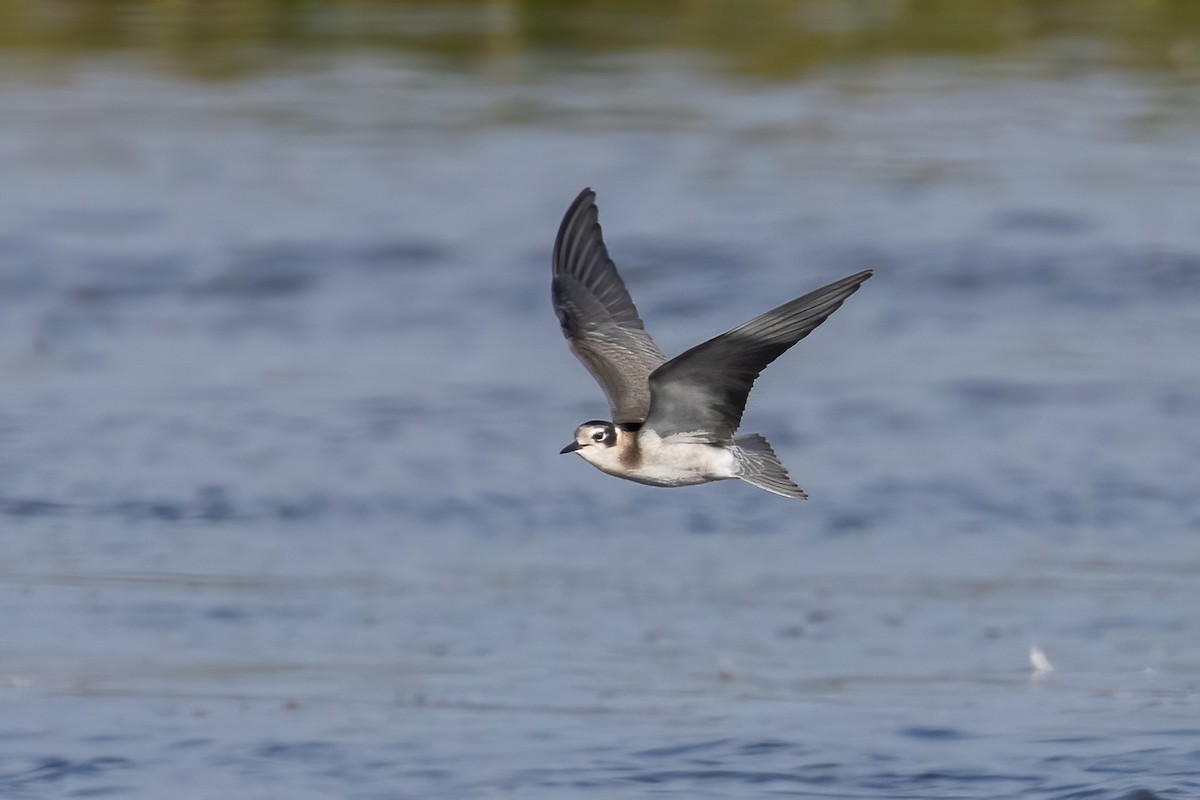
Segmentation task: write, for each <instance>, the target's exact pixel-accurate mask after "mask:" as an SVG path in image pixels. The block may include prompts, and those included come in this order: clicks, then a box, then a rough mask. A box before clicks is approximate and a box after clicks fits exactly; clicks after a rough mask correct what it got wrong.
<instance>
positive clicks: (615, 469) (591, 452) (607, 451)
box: [578, 428, 738, 486]
mask: <svg viewBox="0 0 1200 800" xmlns="http://www.w3.org/2000/svg"><path fill="white" fill-rule="evenodd" d="M619 435H624V436H631V435H636V436H637V437H638V443H639V445H640V446H641V459H640V463H639V464H637V465H636V466H635V467H632V468H630V467H627V466H625V465H624V464H622V463H621V451H622V449H623V448H622V447H621V446H620V444H618V446H616V447H584V448H582V449H580V450H579V451H578V452H579V455H581V456H583V457H584V458H585V459H587V461H588V462H589V463H591V464H592V465H593V466H595V467H596V468H597V469H600V470H602V471H604V472H607V473H608V474H609V475H616V476H617V477H619V478H625V479H627V480H631V481H637V482H638V483H648V484H650V485H652V486H690V485H692V484H696V483H708V482H710V481H720V480H725V479H727V478H735V477H737V469H738V464H737V459H736V458H735V457H734V455H733V453H731V452H729V450H728V449H726V448H724V447H721V446H713V445H710V444H705V443H703V442H702V441H698V440H697V439H696V437H692V436H688V435H687V434H675V435H672V436H668V437H666V438H665V439H664V438H661V437H659V435H658V434H656V433H655V432H654V431H651V430H647V429H645V428H643V429H642V430H640V431H638V432H637V433H636V434H628V433H624V432H622V433H621V434H619Z"/></svg>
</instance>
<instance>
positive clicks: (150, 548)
mask: <svg viewBox="0 0 1200 800" xmlns="http://www.w3.org/2000/svg"><path fill="white" fill-rule="evenodd" d="M17 5H20V4H17ZM900 5H903V4H900ZM1105 5H1106V7H1108V5H1107V4H1105ZM134 6H135V7H136V6H137V4H134ZM56 7H57V6H56ZM824 7H827V8H831V9H836V8H841V7H842V6H841V5H840V4H825V6H824ZM25 8H26V10H28V8H29V7H28V6H26V7H25ZM316 8H318V9H319V8H320V6H316ZM456 8H457V10H456V11H454V13H447V14H446V15H441V14H438V13H435V12H434V11H430V10H428V9H426V10H425V11H423V12H421V13H411V14H410V13H405V14H400V15H399V16H398V17H394V16H390V15H383V16H381V17H380V18H379V20H380V22H379V24H380V25H383V23H384V22H386V21H388V20H391V21H392V22H394V23H395V24H396V25H397V26H400V27H404V26H410V27H411V29H413V30H417V29H418V28H419V27H420V25H426V26H427V27H429V28H430V29H436V30H443V29H448V30H450V31H455V30H460V29H461V30H464V31H466V32H467V33H464V34H463V35H466V36H469V35H474V33H473V32H477V31H478V26H480V25H482V26H484V27H485V28H487V29H488V30H491V29H492V27H495V26H499V27H500V28H503V27H504V24H505V23H504V13H505V12H504V9H506V8H509V9H510V10H511V8H510V7H509V6H506V5H504V4H496V5H495V6H494V7H493V6H489V7H487V8H483V7H480V8H476V7H473V6H465V7H456ZM343 13H344V12H343ZM362 13H363V14H365V13H366V11H365V10H363V11H362ZM581 13H582V12H581ZM618 17H619V15H618ZM22 19H25V18H24V17H22ZM137 19H140V18H137ZM338 19H340V17H338V16H337V15H333V16H332V17H330V21H328V23H327V24H329V25H336V24H337V22H338ZM355 19H358V18H355ZM605 19H608V18H607V17H605ZM821 19H824V17H822V18H821ZM310 22H311V21H310ZM358 22H359V24H360V25H363V24H366V25H367V26H368V27H369V23H362V21H361V19H359V20H358ZM708 22H711V20H708ZM884 23H886V20H884ZM884 23H879V24H884ZM26 24H30V25H32V24H33V23H29V22H28V21H27V23H26ZM39 24H42V23H39ZM44 24H45V25H46V26H51V29H53V27H52V26H53V24H54V21H53V20H52V19H51V20H48V21H45V22H44ZM311 24H317V23H311ZM321 24H326V23H321ZM813 24H814V25H815V24H816V23H813ZM830 24H832V23H830ZM871 24H876V23H874V22H872V23H871ZM489 26H491V27H489ZM585 27H586V26H585ZM404 29H405V30H409V28H408V27H404ZM22 30H24V29H22ZM30 30H34V31H39V30H42V29H41V28H36V27H35V28H31V29H30ZM138 30H140V29H138ZM421 30H424V29H423V28H421ZM639 30H640V29H639ZM1087 32H1088V31H1087V30H1086V29H1084V33H1087ZM253 35H261V32H259V33H254V34H253ZM647 35H649V34H647ZM1181 36H1182V37H1183V38H1181V39H1180V42H1182V44H1179V45H1178V46H1179V47H1180V48H1182V49H1179V50H1178V52H1176V51H1171V52H1172V53H1174V55H1172V56H1171V57H1172V58H1174V59H1175V61H1176V62H1178V63H1177V64H1176V66H1177V67H1178V69H1179V70H1180V71H1171V70H1165V71H1164V70H1157V69H1148V68H1147V69H1141V68H1139V67H1137V66H1135V65H1131V64H1129V63H1124V62H1122V61H1121V60H1120V59H1106V58H1100V57H1097V56H1096V51H1097V49H1099V50H1103V49H1104V48H1105V47H1108V46H1112V43H1111V42H1106V41H1105V40H1103V39H1099V40H1097V41H1093V40H1091V39H1089V38H1087V36H1086V35H1083V34H1081V36H1080V37H1070V36H1065V37H1063V38H1062V39H1061V40H1060V39H1058V38H1053V39H1052V40H1050V41H1042V40H1038V41H1035V42H1033V43H1032V44H1030V43H1027V42H1025V41H1024V40H1021V43H1020V44H1018V45H1014V46H1012V47H998V48H996V49H995V50H994V51H989V52H982V53H980V52H971V53H951V54H947V53H941V52H933V53H931V52H924V51H920V50H919V48H918V49H917V50H916V51H913V52H909V51H908V50H906V49H905V48H904V47H899V48H898V49H896V50H895V51H887V50H886V48H885V52H882V53H870V54H866V55H863V54H858V55H855V56H853V57H849V56H847V57H844V58H843V57H831V58H829V59H828V60H821V57H819V56H815V55H814V56H813V58H814V60H815V63H812V64H810V63H803V64H800V65H796V64H791V62H788V65H787V66H786V67H784V68H783V69H782V74H766V75H763V74H754V70H749V71H748V72H747V71H746V70H744V69H740V68H738V69H724V68H722V67H721V66H720V58H722V57H725V56H727V55H728V53H719V52H718V53H717V54H716V55H714V53H713V52H709V53H707V54H706V53H705V52H704V48H691V47H678V46H670V47H662V48H656V47H638V48H632V49H630V50H622V49H620V48H615V49H611V50H610V49H608V48H610V47H611V45H606V46H605V47H601V48H597V49H592V50H588V49H586V48H584V49H574V50H573V49H571V48H570V47H567V46H566V45H564V44H563V43H561V42H555V41H553V40H551V41H549V42H540V43H538V42H535V44H532V45H527V46H526V47H524V48H517V50H516V51H513V50H511V49H509V48H506V47H504V46H500V45H498V44H497V42H496V41H492V42H491V44H492V45H495V46H493V47H491V48H490V49H488V48H483V49H482V50H480V52H479V53H475V54H474V55H472V57H471V58H470V59H468V63H466V64H465V65H464V64H463V63H460V62H459V61H458V60H457V55H456V56H455V57H454V58H450V59H449V63H447V62H446V61H443V60H440V58H439V57H438V55H437V54H435V55H430V54H429V53H427V52H422V51H421V49H420V48H416V47H411V46H406V47H400V48H398V49H386V48H385V49H379V48H375V47H371V46H356V45H345V46H336V47H335V46H330V47H328V48H322V47H304V48H300V49H299V50H297V51H296V52H293V51H292V50H290V49H289V47H282V48H281V47H279V46H278V44H275V45H272V46H271V47H269V48H266V49H265V50H264V51H263V52H258V51H256V50H254V48H253V46H252V45H253V36H251V40H250V45H251V46H249V49H245V50H243V49H238V51H237V52H238V53H241V54H243V55H245V54H246V53H250V56H247V58H248V63H249V66H247V65H246V63H244V62H242V61H238V62H237V64H238V65H239V66H238V68H236V69H232V70H229V71H226V72H222V71H217V72H218V74H216V75H212V74H210V72H211V70H209V69H208V62H207V61H204V60H203V59H201V58H200V55H199V54H198V53H197V54H195V58H196V59H197V61H196V62H195V63H199V64H201V66H202V67H203V68H202V69H198V70H188V69H182V70H181V69H179V68H178V64H177V63H176V64H172V63H170V60H169V59H168V60H166V61H164V59H163V58H162V57H161V53H159V52H158V51H157V50H156V49H155V47H154V44H153V43H152V42H151V43H143V42H140V40H137V39H136V37H135V41H134V42H133V43H132V44H127V45H123V46H109V45H105V46H95V47H93V46H91V45H86V43H85V45H84V46H82V47H81V48H80V49H77V50H76V49H73V50H71V51H70V52H69V54H67V55H64V54H63V53H61V52H57V51H55V52H53V53H47V52H46V51H43V50H40V49H39V48H38V47H37V46H32V45H29V46H26V45H27V44H28V43H25V42H20V41H17V42H15V43H14V41H13V40H12V39H4V40H0V42H2V44H0V74H2V75H3V78H2V79H0V182H2V184H3V187H4V188H3V189H2V190H0V620H3V621H2V622H0V643H2V646H0V796H2V797H5V798H9V797H11V798H41V797H130V798H163V797H171V798H183V799H184V800H187V799H189V798H217V797H225V798H281V797H287V798H330V797H340V798H447V799H449V798H476V797H479V798H484V797H487V798H491V797H519V798H547V799H548V798H588V797H596V798H601V797H603V798H626V797H629V798H632V797H648V796H671V797H689V798H692V797H698V798H708V797H713V798H716V797H722V798H723V797H763V796H767V797H771V796H790V797H813V798H1046V799H1050V798H1056V799H1059V800H1066V799H1067V798H1102V799H1103V800H1153V798H1189V797H1195V796H1198V795H1200V612H1198V611H1197V609H1198V607H1200V606H1198V602H1200V493H1198V491H1197V487H1198V486H1200V359H1198V357H1197V355H1196V354H1197V352H1200V205H1198V204H1197V202H1196V201H1197V197H1198V194H1197V192H1198V190H1200V125H1198V124H1197V123H1198V122H1200V114H1198V113H1197V110H1198V108H1197V104H1196V102H1195V96H1194V95H1193V94H1192V90H1193V88H1194V84H1193V79H1194V77H1195V74H1194V69H1195V61H1194V52H1193V51H1191V50H1188V49H1187V43H1188V42H1189V41H1191V40H1189V39H1187V38H1186V36H1185V35H1183V34H1181ZM30 39H31V40H36V41H38V42H40V41H41V40H40V39H37V37H35V36H34V35H33V34H30ZM497 41H499V42H500V44H501V45H502V44H503V43H504V42H505V41H508V40H507V39H505V38H504V37H499V39H498V40H497ZM805 41H806V42H807V41H808V40H805ZM676 44H678V42H677V43H676ZM776 44H778V43H776ZM220 46H227V45H214V47H218V48H219V47H220ZM237 46H238V48H242V47H245V46H246V43H245V42H243V41H241V40H239V41H238V43H237ZM474 46H475V45H474V44H472V45H471V47H474ZM573 46H575V45H573ZM805 46H806V47H809V46H811V42H809V43H808V44H806V45H805ZM1172 46H1174V45H1172ZM747 47H749V45H747V44H746V43H745V42H740V40H739V42H738V43H737V45H736V48H735V50H736V52H737V53H738V54H740V55H742V56H745V55H747V54H753V52H755V51H754V50H753V48H750V49H749V50H747V49H746V48H747ZM717 49H718V50H719V48H717ZM986 49H987V48H985V50H986ZM204 52H206V53H207V52H209V51H204ZM775 52H776V55H778V56H779V57H780V58H783V57H784V56H783V50H782V49H777V51H775ZM805 52H809V51H805ZM1164 52H1165V51H1164ZM1189 54H1190V55H1189ZM176 55H178V54H176ZM458 55H461V54H458ZM1189 59H1192V60H1189ZM187 63H189V64H191V63H193V62H191V61H188V62H187ZM742 66H743V67H744V66H745V65H744V64H743V65H742ZM1188 70H1192V71H1188ZM766 71H767V73H771V69H767V70H766ZM197 73H199V74H197ZM585 185H590V186H593V187H595V188H596V190H597V192H598V194H599V204H600V209H601V216H602V221H603V223H604V226H605V231H606V233H607V238H608V242H609V246H610V250H611V251H612V253H613V255H614V257H615V259H616V261H617V263H618V265H619V266H620V267H621V269H622V271H623V273H624V275H625V277H626V279H627V282H628V283H629V285H630V288H631V291H632V293H633V295H634V297H635V299H636V300H637V302H638V304H639V308H640V310H641V312H642V315H643V316H644V317H645V319H646V320H647V324H648V327H649V329H650V330H651V332H652V333H653V334H654V335H655V336H656V338H657V340H658V342H659V343H660V344H661V345H662V346H663V349H664V350H665V351H667V352H668V353H672V354H673V353H677V352H680V351H682V350H683V349H685V348H687V347H689V346H691V345H692V344H695V343H696V342H698V341H701V340H702V339H704V338H706V337H708V336H711V335H714V334H716V333H719V332H721V331H722V330H725V329H727V328H729V327H732V326H733V325H735V324H737V323H739V322H741V321H743V320H745V319H747V318H749V317H750V316H752V315H754V314H756V313H758V312H760V311H762V310H764V309H766V308H769V307H772V306H774V305H776V304H778V303H780V302H782V301H783V300H786V299H789V298H791V297H794V296H797V295H799V294H801V293H803V292H805V291H807V290H809V289H812V288H814V287H816V286H818V285H820V284H822V283H824V282H827V281H829V280H832V279H835V278H838V277H841V276H843V275H847V274H850V273H851V272H853V271H856V270H859V269H863V268H866V267H873V268H874V269H875V270H876V275H875V277H874V278H873V279H872V280H871V281H870V282H869V283H868V284H867V285H866V286H865V287H864V289H863V290H862V291H861V292H860V293H858V294H857V295H855V296H854V297H853V298H852V299H851V300H850V301H849V302H847V304H846V305H845V306H844V307H843V308H842V309H841V310H839V311H838V312H837V313H836V314H835V315H834V316H833V317H832V318H831V319H830V320H829V322H828V323H826V325H825V326H823V327H822V328H821V329H820V330H818V331H817V332H816V333H814V334H813V335H812V336H811V337H810V338H809V339H807V340H805V341H804V342H803V343H801V344H800V345H799V346H798V347H797V348H796V349H795V350H794V351H792V352H790V353H789V354H788V355H786V356H785V357H783V358H782V359H780V360H779V361H778V362H776V364H775V365H773V366H772V367H770V369H769V370H768V371H767V372H766V373H765V374H764V377H763V378H762V380H761V381H760V382H759V386H758V387H757V388H756V389H755V392H754V395H753V397H752V400H751V403H750V407H749V409H748V412H747V415H746V418H745V423H744V429H745V430H747V431H759V432H762V433H763V434H765V435H766V436H767V437H768V438H770V439H771V441H772V442H773V443H774V445H775V447H776V449H777V451H778V452H779V453H780V455H781V457H782V458H783V460H784V462H785V463H786V464H788V465H789V466H790V468H791V471H792V473H793V475H794V476H795V477H796V479H797V481H798V482H799V483H800V484H801V485H802V486H804V487H805V488H806V489H807V490H808V492H809V493H810V495H811V497H812V499H811V500H809V501H808V502H806V503H796V502H789V501H786V500H783V499H781V498H777V497H774V496H771V495H769V494H766V493H764V492H760V491H757V490H755V489H753V488H751V487H749V486H747V485H744V484H734V483H732V482H730V483H724V484H715V485H709V486H703V487H694V488H689V489H680V490H672V491H667V490H656V489H651V488H647V487H643V486H639V485H635V484H632V483H625V482H622V481H618V480H615V479H612V478H610V477H608V476H605V475H603V474H601V473H599V472H597V471H595V470H594V469H592V468H590V467H589V466H587V465H586V464H584V463H583V462H581V461H580V460H578V459H576V458H573V457H567V456H559V455H558V450H559V448H561V446H562V445H563V444H565V443H566V442H567V441H569V439H570V437H571V433H572V431H573V429H574V427H575V425H576V424H578V423H579V422H580V421H582V420H585V419H591V418H595V417H601V416H604V415H605V414H606V409H605V405H604V403H603V397H602V395H601V394H600V392H599V390H598V389H597V387H596V386H595V385H594V384H593V383H592V382H591V380H590V378H589V377H588V376H587V374H586V373H585V372H584V371H583V369H582V368H581V367H580V366H579V365H578V363H577V362H575V360H574V359H573V358H572V357H571V355H570V353H569V352H568V351H567V349H566V347H565V345H564V343H563V341H562V339H561V337H560V335H559V332H558V328H557V322H556V320H555V319H554V316H553V313H552V311H551V308H550V304H549V250H550V246H551V244H552V242H553V237H554V233H555V229H556V226H557V224H558V221H559V219H560V218H561V215H562V213H563V211H564V210H565V208H566V206H567V205H568V204H569V202H570V201H571V199H572V198H573V197H574V196H575V194H576V193H577V192H578V191H579V189H580V188H581V187H583V186H585ZM1032 648H1037V649H1039V650H1040V651H1041V652H1042V653H1043V654H1044V658H1045V659H1046V660H1048V662H1049V665H1051V666H1052V667H1053V669H1052V670H1046V669H1042V670H1040V671H1039V670H1035V669H1034V668H1033V666H1031V660H1030V654H1031V649H1032ZM1043 666H1045V664H1043Z"/></svg>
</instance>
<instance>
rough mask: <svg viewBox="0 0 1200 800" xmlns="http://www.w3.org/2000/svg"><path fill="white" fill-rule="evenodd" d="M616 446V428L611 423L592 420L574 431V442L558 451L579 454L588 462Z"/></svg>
mask: <svg viewBox="0 0 1200 800" xmlns="http://www.w3.org/2000/svg"><path fill="white" fill-rule="evenodd" d="M616 444H617V426H616V425H613V424H612V423H611V422H604V421H603V420H598V419H594V420H592V421H591V422H585V423H583V424H582V425H580V426H579V427H578V428H576V429H575V441H573V442H571V443H570V444H569V445H567V446H566V447H564V448H563V449H562V450H560V451H559V452H560V453H579V455H581V456H583V457H584V458H585V459H587V460H588V461H592V460H594V459H595V458H597V457H599V456H600V453H601V452H602V451H605V450H608V449H609V448H611V447H615V446H616Z"/></svg>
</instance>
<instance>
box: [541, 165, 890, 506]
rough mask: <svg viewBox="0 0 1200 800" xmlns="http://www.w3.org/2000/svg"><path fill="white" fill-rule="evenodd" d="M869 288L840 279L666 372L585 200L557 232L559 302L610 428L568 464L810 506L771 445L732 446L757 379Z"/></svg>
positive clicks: (745, 441) (590, 433) (576, 446)
mask: <svg viewBox="0 0 1200 800" xmlns="http://www.w3.org/2000/svg"><path fill="white" fill-rule="evenodd" d="M870 277H871V270H864V271H863V272H859V273H858V274H856V275H851V276H850V277H848V278H842V279H841V280H840V281H835V282H833V283H831V284H829V285H828V286H823V287H821V288H820V289H817V290H816V291H813V292H809V293H808V294H806V295H804V296H803V297H799V298H797V299H795V300H792V301H791V302H788V303H784V304H783V305H781V306H779V307H778V308H775V309H772V310H771V311H768V312H767V313H765V314H761V315H760V316H757V317H755V318H754V319H752V320H750V321H749V322H746V323H744V324H742V325H739V326H737V327H736V328H734V329H733V330H730V331H727V332H725V333H723V334H721V335H720V336H717V337H716V338H713V339H709V340H708V341H707V342H704V343H703V344H698V345H696V346H695V347H693V348H692V349H690V350H688V351H687V352H685V353H683V354H681V355H678V356H676V357H675V358H672V359H671V360H670V361H668V360H667V359H666V357H665V356H664V355H663V354H662V351H661V350H659V349H658V345H656V344H655V343H654V340H653V339H651V338H650V334H648V333H647V332H646V327H645V325H644V324H643V323H642V319H641V317H639V316H638V311H637V308H636V307H635V306H634V304H633V299H632V298H631V297H630V296H629V291H628V290H627V289H626V288H625V284H624V282H623V281H622V280H621V276H620V275H618V274H617V268H616V265H615V264H613V260H612V259H611V258H610V257H609V255H608V249H607V248H606V247H605V246H604V237H603V234H602V232H601V230H600V217H599V211H598V210H597V208H596V193H595V192H593V191H592V190H591V189H584V190H583V191H582V192H580V193H579V196H578V197H577V198H575V202H574V203H572V204H571V207H570V208H569V209H567V213H566V216H564V217H563V221H562V225H561V226H560V227H559V229H558V238H557V240H556V241H555V243H554V277H553V281H552V284H551V297H552V300H553V302H554V311H555V313H556V314H557V315H558V321H559V323H560V324H561V325H562V331H563V335H564V336H566V338H567V343H568V344H569V345H570V347H571V350H572V351H573V352H574V353H575V356H576V357H577V358H578V359H579V360H580V361H581V362H583V365H584V366H585V367H586V368H587V370H588V371H589V372H590V373H592V376H593V377H594V378H595V379H596V381H597V382H598V383H599V384H600V388H601V389H603V390H604V394H605V395H606V396H607V397H608V404H609V407H610V409H611V411H612V421H611V422H608V421H604V420H592V421H590V422H585V423H583V424H582V425H580V426H579V427H578V428H577V429H576V430H575V440H574V441H573V442H571V443H570V444H569V445H567V446H566V447H564V448H563V449H562V452H563V453H578V454H579V455H580V456H582V457H583V459H584V460H585V461H587V462H588V463H590V464H591V465H592V466H594V467H596V468H597V469H599V470H601V471H603V472H607V473H608V474H609V475H615V476H616V477H618V478H625V479H626V480H630V481H636V482H638V483H644V484H648V485H650V486H691V485H693V484H698V483H709V482H711V481H720V480H728V479H730V478H738V479H740V480H743V481H745V482H746V483H749V484H752V485H754V486H757V487H758V488H760V489H765V490H767V491H768V492H774V493H775V494H778V495H782V496H783V497H792V498H796V499H799V500H803V499H805V498H806V497H808V495H807V494H806V493H805V492H804V490H803V489H801V488H800V487H799V486H797V485H796V484H795V483H794V482H793V481H792V479H791V478H790V477H788V473H787V470H786V469H785V468H784V466H783V464H781V463H780V461H779V458H778V457H776V455H775V451H774V450H772V449H771V445H770V444H768V443H767V440H766V439H765V438H763V437H762V436H760V435H758V434H756V433H755V434H747V435H742V436H737V435H735V434H736V433H737V429H738V425H739V424H741V421H742V411H743V410H744V409H745V407H746V398H747V397H748V396H749V394H750V389H751V388H752V387H753V386H754V381H755V379H756V378H757V377H758V375H759V373H760V372H762V370H763V369H764V368H765V367H766V366H767V365H768V364H770V363H771V362H772V361H774V360H775V359H776V358H778V357H779V356H781V355H782V354H783V353H784V352H785V351H786V350H787V349H788V348H789V347H791V346H792V345H794V344H795V343H796V342H798V341H800V340H801V339H803V338H804V337H805V336H807V335H808V334H809V333H811V332H812V331H813V329H814V328H816V327H817V326H818V325H820V324H821V323H822V322H824V321H825V319H826V318H827V317H828V316H829V315H830V314H832V313H833V312H834V311H836V310H837V309H838V307H839V306H841V304H842V303H843V301H845V299H846V298H847V297H849V296H850V295H852V294H854V293H855V292H856V291H858V287H859V286H861V285H862V283H863V281H865V280H867V278H870Z"/></svg>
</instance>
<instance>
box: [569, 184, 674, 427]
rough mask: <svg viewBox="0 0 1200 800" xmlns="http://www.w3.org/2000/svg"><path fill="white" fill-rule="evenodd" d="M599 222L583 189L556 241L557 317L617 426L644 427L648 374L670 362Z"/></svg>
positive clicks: (591, 194) (590, 196)
mask: <svg viewBox="0 0 1200 800" xmlns="http://www.w3.org/2000/svg"><path fill="white" fill-rule="evenodd" d="M599 220H600V216H599V212H598V211H597V210H596V193H595V192H593V191H592V190H591V189H584V190H583V191H582V192H580V193H579V197H577V198H575V202H574V203H572V204H571V207H570V208H569V209H568V210H567V213H566V216H564V217H563V221H562V225H561V226H560V227H559V229H558V239H557V240H555V242H554V280H553V282H552V283H551V297H552V298H553V300H554V313H555V314H557V315H558V321H559V323H560V324H561V325H562V330H563V335H564V336H566V337H567V342H568V343H569V344H570V345H571V350H572V352H574V353H575V355H576V357H577V358H578V359H579V360H580V361H582V362H583V365H584V366H585V367H587V369H588V372H590V373H592V376H593V377H594V378H595V379H596V381H597V382H598V383H599V384H600V388H602V389H603V390H604V394H605V395H607V396H608V404H609V406H610V407H611V408H612V420H613V422H618V423H620V422H634V423H640V422H643V421H644V420H645V419H646V414H647V413H648V412H649V410H650V383H649V378H650V373H651V372H653V371H654V370H655V369H656V368H657V367H658V366H659V365H660V364H662V363H663V362H664V361H666V358H665V357H664V356H663V354H662V351H660V350H659V349H658V345H656V344H655V343H654V340H653V339H651V338H650V334H648V333H646V330H645V325H643V324H642V320H641V317H639V316H638V312H637V308H636V307H635V306H634V305H633V299H632V298H630V296H629V291H628V290H627V289H626V288H625V284H624V283H622V282H621V276H620V275H618V274H617V268H616V265H614V264H613V261H612V259H611V258H609V257H608V249H607V248H606V247H605V246H604V237H603V234H602V232H601V230H600V221H599Z"/></svg>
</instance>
